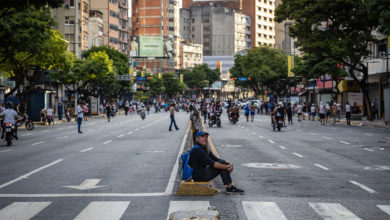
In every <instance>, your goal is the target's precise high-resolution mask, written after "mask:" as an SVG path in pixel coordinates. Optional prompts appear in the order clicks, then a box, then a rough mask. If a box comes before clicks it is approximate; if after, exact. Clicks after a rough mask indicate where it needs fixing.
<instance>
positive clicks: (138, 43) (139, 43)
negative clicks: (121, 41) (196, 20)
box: [130, 0, 180, 72]
mask: <svg viewBox="0 0 390 220" xmlns="http://www.w3.org/2000/svg"><path fill="white" fill-rule="evenodd" d="M131 22H132V25H131V27H132V31H131V33H132V37H131V42H130V48H131V51H130V54H131V55H132V58H134V59H135V60H136V61H138V64H139V65H138V68H139V69H141V68H142V69H144V70H149V72H161V71H162V72H167V71H172V70H174V69H176V68H178V59H179V49H180V46H179V43H180V39H179V38H178V35H179V4H178V1H177V0H161V1H156V0H132V20H131Z"/></svg>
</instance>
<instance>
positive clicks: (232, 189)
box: [226, 186, 245, 195]
mask: <svg viewBox="0 0 390 220" xmlns="http://www.w3.org/2000/svg"><path fill="white" fill-rule="evenodd" d="M244 192H245V191H244V190H242V189H239V188H237V187H235V186H232V187H230V188H226V193H228V194H239V195H243V194H244Z"/></svg>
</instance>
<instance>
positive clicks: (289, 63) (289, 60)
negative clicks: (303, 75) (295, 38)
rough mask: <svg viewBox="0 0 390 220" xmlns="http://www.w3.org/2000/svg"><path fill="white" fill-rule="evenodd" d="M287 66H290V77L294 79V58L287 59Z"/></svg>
mask: <svg viewBox="0 0 390 220" xmlns="http://www.w3.org/2000/svg"><path fill="white" fill-rule="evenodd" d="M287 64H288V77H294V73H293V72H292V71H291V69H292V68H294V57H293V56H288V57H287Z"/></svg>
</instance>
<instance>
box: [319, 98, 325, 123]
mask: <svg viewBox="0 0 390 220" xmlns="http://www.w3.org/2000/svg"><path fill="white" fill-rule="evenodd" d="M318 108H319V109H318V113H319V115H320V122H321V125H325V121H324V120H325V106H324V104H322V101H321V102H320V105H319V107H318Z"/></svg>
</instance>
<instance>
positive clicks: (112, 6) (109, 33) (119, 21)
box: [90, 0, 128, 54]
mask: <svg viewBox="0 0 390 220" xmlns="http://www.w3.org/2000/svg"><path fill="white" fill-rule="evenodd" d="M90 6H91V10H98V11H100V12H102V13H103V45H108V46H110V47H113V48H114V49H116V50H119V51H121V52H123V53H126V54H128V41H127V39H128V37H127V36H128V29H127V22H128V16H127V11H128V4H127V0H90Z"/></svg>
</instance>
